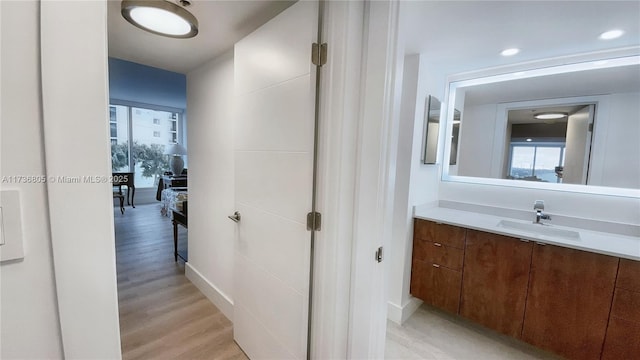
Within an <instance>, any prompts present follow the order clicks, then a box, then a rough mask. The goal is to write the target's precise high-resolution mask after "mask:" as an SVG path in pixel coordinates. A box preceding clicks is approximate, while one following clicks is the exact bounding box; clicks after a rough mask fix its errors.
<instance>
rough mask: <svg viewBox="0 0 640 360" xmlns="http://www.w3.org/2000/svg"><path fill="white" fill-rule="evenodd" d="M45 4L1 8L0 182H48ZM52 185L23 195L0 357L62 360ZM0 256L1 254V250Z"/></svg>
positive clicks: (28, 187)
mask: <svg viewBox="0 0 640 360" xmlns="http://www.w3.org/2000/svg"><path fill="white" fill-rule="evenodd" d="M38 8H39V3H38V2H37V1H2V2H0V13H1V14H2V15H1V16H2V18H1V21H0V22H1V24H2V25H1V26H2V27H1V30H0V32H1V34H2V35H1V36H2V40H1V41H0V44H1V45H2V48H1V50H0V53H1V54H2V59H1V64H2V67H1V70H0V73H1V75H0V78H1V81H2V90H1V94H2V96H1V99H0V107H1V115H0V134H1V138H0V154H1V160H0V177H3V176H20V175H25V176H27V175H43V174H44V173H45V168H44V149H43V147H44V145H43V138H42V131H43V130H42V116H41V111H42V106H41V100H40V95H39V93H40V68H39V56H40V51H39V48H40V44H39V35H38V32H39V10H38ZM45 187H46V185H45V184H24V183H23V184H16V183H13V184H12V183H9V182H3V183H2V184H1V185H0V188H1V189H2V190H8V189H16V190H19V191H20V196H21V207H22V226H23V227H22V230H23V236H24V249H25V257H24V260H21V261H13V262H6V263H2V265H0V284H1V285H0V319H1V320H0V333H1V335H0V358H2V359H15V358H20V359H29V358H40V359H45V358H46V359H55V358H62V342H61V335H60V325H59V320H58V308H57V304H56V293H55V285H54V274H53V260H52V256H51V235H50V232H49V224H48V223H49V214H48V210H47V198H46V196H47V195H46V188H45ZM0 251H1V250H0Z"/></svg>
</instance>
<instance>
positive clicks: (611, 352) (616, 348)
mask: <svg viewBox="0 0 640 360" xmlns="http://www.w3.org/2000/svg"><path fill="white" fill-rule="evenodd" d="M638 354H640V323H636V322H631V321H627V320H623V319H618V318H614V317H612V318H611V320H610V321H609V327H608V328H607V338H606V340H605V342H604V348H603V351H602V358H601V359H602V360H621V359H637V358H638Z"/></svg>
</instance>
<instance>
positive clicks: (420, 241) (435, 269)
mask: <svg viewBox="0 0 640 360" xmlns="http://www.w3.org/2000/svg"><path fill="white" fill-rule="evenodd" d="M465 233H466V229H464V228H460V227H457V226H451V225H444V224H437V223H434V222H430V221H425V220H420V219H416V220H415V221H414V236H413V258H412V268H411V290H410V291H411V294H412V295H413V296H415V297H417V298H418V299H421V300H423V301H424V302H425V303H427V304H430V305H433V306H435V307H437V308H440V309H443V310H446V311H449V312H452V313H454V314H457V313H458V309H459V306H460V286H461V282H462V262H463V259H464V243H465Z"/></svg>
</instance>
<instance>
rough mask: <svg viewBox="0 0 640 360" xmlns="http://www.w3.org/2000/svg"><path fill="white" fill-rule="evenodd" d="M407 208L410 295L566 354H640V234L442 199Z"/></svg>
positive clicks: (577, 356) (596, 356) (609, 356)
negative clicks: (546, 221) (410, 212)
mask: <svg viewBox="0 0 640 360" xmlns="http://www.w3.org/2000/svg"><path fill="white" fill-rule="evenodd" d="M414 217H415V220H414V239H413V258H412V271H411V294H412V295H413V296H414V297H417V298H419V299H421V300H423V301H424V302H425V303H428V304H430V305H432V306H434V307H437V308H440V309H442V310H445V311H447V312H450V313H453V314H457V315H459V316H462V317H464V318H467V319H469V320H471V321H473V322H475V323H478V324H481V325H483V326H485V327H487V328H489V329H492V330H495V331H497V332H500V333H502V334H505V335H508V336H511V337H515V338H518V339H520V340H523V341H525V342H528V343H530V344H532V345H534V346H537V347H539V348H542V349H545V350H549V351H551V352H554V353H557V354H559V355H561V356H563V357H566V358H569V359H631V358H639V357H640V238H638V237H636V236H631V235H619V234H609V233H601V232H596V231H588V230H581V229H573V228H565V227H560V226H555V225H553V226H550V225H539V224H535V225H533V224H531V221H524V220H518V219H509V220H505V218H502V217H499V216H493V215H486V214H479V213H472V212H467V211H461V210H457V209H448V208H440V207H430V208H425V209H421V210H419V209H416V211H415V214H414ZM529 225H531V226H533V227H531V226H529Z"/></svg>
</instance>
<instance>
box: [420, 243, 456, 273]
mask: <svg viewBox="0 0 640 360" xmlns="http://www.w3.org/2000/svg"><path fill="white" fill-rule="evenodd" d="M414 249H416V250H417V251H418V255H421V257H418V260H422V261H424V262H427V263H432V264H438V265H441V266H444V267H447V268H449V269H451V270H457V271H461V270H462V260H463V259H464V251H463V250H462V249H457V248H454V247H451V246H447V245H443V244H440V243H436V242H431V241H424V240H417V241H416V244H415V245H414Z"/></svg>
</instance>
